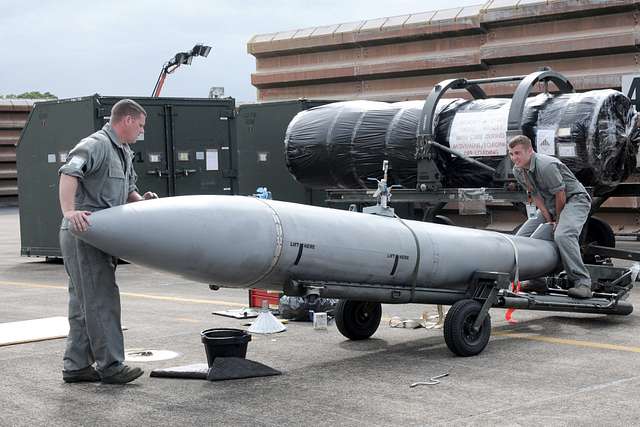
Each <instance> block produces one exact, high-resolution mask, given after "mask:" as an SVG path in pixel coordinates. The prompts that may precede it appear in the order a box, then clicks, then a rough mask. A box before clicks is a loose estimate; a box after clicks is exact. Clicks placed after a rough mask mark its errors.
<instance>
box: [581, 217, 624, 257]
mask: <svg viewBox="0 0 640 427" xmlns="http://www.w3.org/2000/svg"><path fill="white" fill-rule="evenodd" d="M580 237H581V238H580V243H581V246H582V249H583V251H584V249H586V247H587V246H589V244H591V243H593V244H595V245H598V246H606V247H608V248H615V247H616V236H615V234H614V232H613V229H612V228H611V226H610V225H609V224H607V222H606V221H604V220H602V219H600V218H597V217H595V216H592V217H590V218H589V219H588V220H587V223H586V224H585V225H584V229H583V231H582V235H581V236H580ZM582 258H583V260H584V262H585V263H587V264H594V263H595V262H596V258H595V257H594V256H593V255H583V256H582Z"/></svg>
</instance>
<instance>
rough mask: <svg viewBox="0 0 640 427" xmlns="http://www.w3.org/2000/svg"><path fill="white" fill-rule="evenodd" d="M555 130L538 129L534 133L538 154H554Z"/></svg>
mask: <svg viewBox="0 0 640 427" xmlns="http://www.w3.org/2000/svg"><path fill="white" fill-rule="evenodd" d="M555 140H556V130H555V129H538V132H537V133H536V148H537V152H538V153H540V154H547V155H549V156H555V155H556V141H555Z"/></svg>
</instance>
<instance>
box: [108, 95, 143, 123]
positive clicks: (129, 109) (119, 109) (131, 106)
mask: <svg viewBox="0 0 640 427" xmlns="http://www.w3.org/2000/svg"><path fill="white" fill-rule="evenodd" d="M140 114H144V115H145V116H146V115H147V112H146V111H145V110H144V108H142V105H140V104H138V103H137V102H136V101H134V100H133V99H121V100H120V101H118V102H116V103H115V105H114V106H113V107H112V108H111V122H112V123H117V122H119V121H120V120H122V119H124V118H125V117H126V116H131V117H135V118H138V116H140Z"/></svg>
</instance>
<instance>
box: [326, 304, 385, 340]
mask: <svg viewBox="0 0 640 427" xmlns="http://www.w3.org/2000/svg"><path fill="white" fill-rule="evenodd" d="M381 318H382V305H381V304H380V303H379V302H364V301H352V300H344V299H343V300H340V301H338V304H337V305H336V326H337V327H338V330H339V331H340V333H341V334H342V335H344V336H345V337H347V338H349V339H350V340H365V339H367V338H369V337H370V336H371V335H373V334H374V333H375V332H376V330H377V329H378V326H379V325H380V319H381Z"/></svg>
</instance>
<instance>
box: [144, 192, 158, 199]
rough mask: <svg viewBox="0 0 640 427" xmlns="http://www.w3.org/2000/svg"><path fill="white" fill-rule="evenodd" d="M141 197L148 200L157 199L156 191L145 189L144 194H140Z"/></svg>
mask: <svg viewBox="0 0 640 427" xmlns="http://www.w3.org/2000/svg"><path fill="white" fill-rule="evenodd" d="M142 198H143V199H145V200H149V199H157V198H158V195H157V194H156V193H154V192H151V191H147V192H146V193H144V194H143V195H142Z"/></svg>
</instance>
